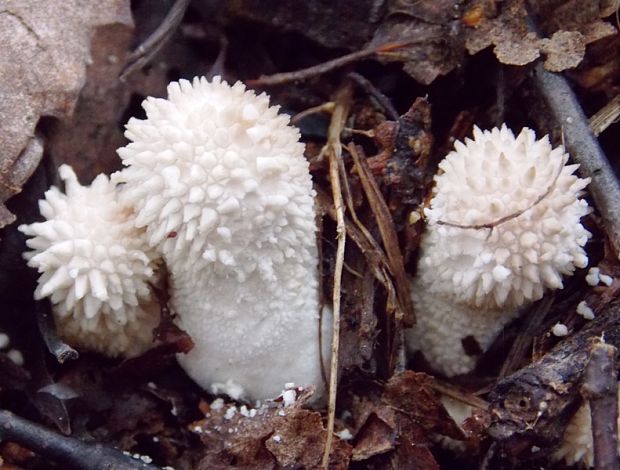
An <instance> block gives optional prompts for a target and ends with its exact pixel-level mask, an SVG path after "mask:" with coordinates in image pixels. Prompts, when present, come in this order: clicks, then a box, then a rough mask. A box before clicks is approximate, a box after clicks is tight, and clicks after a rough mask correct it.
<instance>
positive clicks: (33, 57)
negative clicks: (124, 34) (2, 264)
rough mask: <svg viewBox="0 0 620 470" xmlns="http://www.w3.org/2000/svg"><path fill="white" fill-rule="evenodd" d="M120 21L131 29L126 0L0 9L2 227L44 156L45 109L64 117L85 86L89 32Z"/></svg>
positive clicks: (17, 4) (28, 3)
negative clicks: (38, 131)
mask: <svg viewBox="0 0 620 470" xmlns="http://www.w3.org/2000/svg"><path fill="white" fill-rule="evenodd" d="M113 23H117V24H120V25H124V27H125V28H131V26H132V24H133V23H132V20H131V14H130V10H129V2H128V1H126V0H104V1H102V2H95V3H91V4H89V5H88V7H86V6H84V5H82V4H81V3H80V2H77V1H75V0H74V1H68V2H63V3H62V6H61V7H59V6H58V4H57V2H54V1H49V0H42V1H35V0H29V1H19V2H18V1H11V2H8V3H5V7H4V8H3V10H2V11H1V12H0V42H1V43H2V45H3V47H2V50H3V54H2V55H1V56H0V70H1V71H2V72H1V73H0V96H1V97H2V99H0V141H1V142H2V154H1V156H0V170H1V171H0V173H1V174H2V175H4V177H3V178H2V182H0V188H1V189H0V208H1V209H0V210H1V212H0V227H3V226H5V225H7V224H8V223H10V222H12V221H13V220H14V217H13V216H12V215H10V214H9V213H8V212H7V211H6V209H5V208H4V206H3V205H1V204H2V203H4V202H5V201H6V200H7V198H9V197H10V196H12V195H14V194H16V193H18V192H19V191H20V190H21V186H22V185H23V184H24V182H25V181H26V180H27V179H28V177H29V176H30V175H31V174H32V172H33V171H34V169H35V168H36V166H37V165H38V163H39V160H40V158H41V155H42V151H43V148H42V145H41V144H40V142H38V141H37V140H36V139H37V138H36V137H35V128H36V126H37V123H38V122H39V119H40V118H41V117H42V116H53V117H56V118H61V119H62V118H67V117H69V116H71V114H72V113H73V110H74V106H75V102H76V100H77V99H78V96H79V94H80V91H81V89H82V87H83V85H84V81H85V75H86V66H87V64H88V62H89V60H90V56H89V54H90V41H89V40H88V38H90V36H91V35H92V34H93V33H94V32H95V31H96V30H97V29H98V28H100V27H103V26H105V25H110V24H113Z"/></svg>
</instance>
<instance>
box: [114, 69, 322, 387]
mask: <svg viewBox="0 0 620 470" xmlns="http://www.w3.org/2000/svg"><path fill="white" fill-rule="evenodd" d="M143 107H144V109H145V110H146V114H147V119H145V120H138V119H131V120H130V121H129V123H128V124H127V132H126V134H125V135H126V136H127V137H128V138H129V139H130V140H131V143H129V144H128V145H127V146H125V147H123V148H121V149H119V150H118V154H119V155H120V157H121V159H122V160H123V164H124V165H126V168H124V169H123V170H122V171H120V172H119V173H117V174H115V175H114V176H113V179H114V181H116V182H119V183H124V184H123V192H122V194H121V200H122V201H123V202H124V203H125V204H127V205H130V206H132V207H133V208H134V209H135V219H134V224H135V227H136V228H137V229H144V230H146V237H147V239H148V242H149V245H150V246H151V247H152V248H153V249H155V250H157V251H158V252H160V253H161V254H162V256H163V258H164V261H165V263H166V265H167V268H168V272H169V275H170V289H171V290H170V303H171V307H172V309H173V311H174V312H175V313H176V314H177V315H178V323H179V326H180V327H181V328H182V329H183V330H184V331H186V332H187V333H188V334H189V335H190V336H191V337H192V339H193V341H194V348H193V349H192V350H191V351H190V352H189V353H188V354H186V355H185V354H181V355H179V356H178V360H179V363H180V364H181V366H182V367H183V368H184V369H185V370H186V371H187V373H188V374H189V375H190V376H191V377H192V378H193V379H194V380H195V381H196V382H197V383H198V384H199V385H201V386H202V387H203V388H205V389H207V390H211V391H213V392H216V393H217V392H225V393H229V394H231V395H234V396H241V397H243V398H247V399H264V398H270V397H275V396H276V395H278V393H279V392H280V390H281V387H282V384H284V383H287V382H295V383H296V384H299V385H301V386H309V385H315V386H316V387H317V388H318V390H319V395H320V393H321V389H322V382H323V381H322V377H321V364H320V348H319V344H320V342H319V333H320V332H319V295H318V268H317V264H318V256H317V247H316V234H315V232H316V225H315V212H314V191H313V189H312V181H311V177H310V173H309V169H308V162H307V161H306V159H305V158H304V154H303V151H304V146H303V144H301V143H300V142H299V132H298V130H297V129H295V128H294V127H291V126H289V125H288V122H289V118H288V117H287V116H284V115H280V114H278V108H277V107H270V106H269V98H268V97H267V95H265V94H261V95H258V96H257V95H256V94H255V93H254V92H253V91H247V90H246V89H245V86H244V85H243V84H242V83H240V82H237V83H236V84H235V85H233V86H230V85H228V84H227V83H226V82H224V81H221V80H220V78H219V77H215V78H214V79H213V81H211V82H209V81H207V80H206V79H205V78H204V77H203V78H195V79H194V80H193V82H189V81H187V80H180V81H179V82H173V83H171V84H170V85H169V86H168V99H158V98H147V99H146V100H145V101H144V103H143ZM323 325H329V320H323ZM329 341H330V339H329V337H325V338H323V344H324V345H325V344H329ZM325 358H326V359H328V355H327V354H326V355H325Z"/></svg>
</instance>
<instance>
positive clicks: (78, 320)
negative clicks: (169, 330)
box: [19, 165, 159, 357]
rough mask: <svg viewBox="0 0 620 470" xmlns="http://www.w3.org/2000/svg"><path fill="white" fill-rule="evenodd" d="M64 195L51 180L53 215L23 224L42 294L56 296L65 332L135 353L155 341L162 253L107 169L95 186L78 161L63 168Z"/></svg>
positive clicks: (75, 339)
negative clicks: (79, 174) (80, 175)
mask: <svg viewBox="0 0 620 470" xmlns="http://www.w3.org/2000/svg"><path fill="white" fill-rule="evenodd" d="M59 173H60V177H61V178H62V180H64V183H65V194H63V193H62V192H61V191H60V190H59V189H58V188H56V187H52V188H51V189H49V190H48V191H47V192H46V193H45V199H43V200H41V201H39V208H40V211H41V214H42V215H43V216H44V217H45V218H46V219H47V220H45V221H44V222H36V223H33V224H30V225H21V226H20V227H19V230H20V231H22V232H23V233H24V234H26V235H28V236H30V237H32V238H30V239H29V240H28V241H27V242H26V244H27V245H28V247H30V248H31V249H32V251H30V252H28V253H26V254H25V257H26V258H27V259H28V265H29V266H31V267H33V268H37V269H38V271H39V272H40V273H41V275H40V277H39V279H38V287H37V289H36V291H35V298H36V299H42V298H44V297H49V298H50V299H51V302H52V310H53V314H54V318H55V321H56V327H57V329H58V332H59V334H60V336H61V337H62V338H63V339H64V340H65V341H67V342H68V343H70V344H72V345H74V346H76V347H80V348H84V349H89V350H93V351H97V352H100V353H103V354H106V355H108V356H112V357H115V356H125V357H131V356H136V355H138V354H140V353H142V352H144V351H145V350H146V349H148V348H149V346H150V345H151V343H152V338H153V334H152V331H153V328H155V327H156V326H157V324H158V322H159V306H158V304H157V303H156V302H154V301H153V300H151V288H150V286H149V283H156V282H157V274H156V271H157V259H158V256H157V255H156V253H155V252H154V251H153V250H152V249H151V248H149V246H148V244H147V243H146V240H145V239H144V238H143V235H144V234H143V232H144V230H142V229H137V228H136V227H135V226H134V224H133V220H132V219H133V210H132V208H131V207H130V206H124V205H122V204H121V203H120V202H119V201H118V200H117V191H116V188H115V187H114V185H113V184H112V183H110V181H109V179H108V178H107V177H106V176H105V175H99V176H97V178H95V180H94V181H93V182H92V184H91V185H90V186H82V185H80V183H79V182H78V180H77V178H76V176H75V173H74V172H73V170H72V169H71V167H69V166H67V165H63V166H61V167H60V168H59Z"/></svg>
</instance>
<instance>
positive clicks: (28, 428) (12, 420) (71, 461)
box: [0, 410, 157, 470]
mask: <svg viewBox="0 0 620 470" xmlns="http://www.w3.org/2000/svg"><path fill="white" fill-rule="evenodd" d="M0 439H2V441H11V442H15V443H17V444H19V445H21V446H24V447H26V448H28V449H30V450H32V451H34V452H36V453H38V454H39V455H41V456H42V457H44V458H49V459H52V460H55V461H56V462H58V463H59V464H62V465H66V466H67V467H69V468H79V469H84V468H88V469H90V470H110V469H112V468H113V469H115V470H134V469H150V470H156V469H157V467H155V466H153V465H149V464H147V463H145V462H142V461H140V460H136V459H133V458H131V457H130V456H127V455H124V454H123V453H122V452H121V451H119V450H117V449H113V448H110V447H104V446H102V445H101V444H87V443H85V442H82V441H79V440H77V439H73V438H70V437H65V436H61V435H60V434H57V433H55V432H53V431H50V430H49V429H46V428H45V427H43V426H41V425H39V424H35V423H32V422H30V421H27V420H25V419H23V418H20V417H19V416H17V415H15V414H13V413H11V412H10V411H6V410H0Z"/></svg>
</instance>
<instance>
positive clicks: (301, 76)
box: [246, 38, 424, 87]
mask: <svg viewBox="0 0 620 470" xmlns="http://www.w3.org/2000/svg"><path fill="white" fill-rule="evenodd" d="M423 40H424V39H423V38H420V39H416V40H411V41H406V42H402V43H395V44H384V45H381V46H379V47H376V48H374V49H362V50H361V51H355V52H351V53H350V54H346V55H343V56H342V57H338V58H336V59H333V60H328V61H327V62H323V63H322V64H318V65H313V66H312V67H308V68H306V69H301V70H296V71H294V72H284V73H276V74H273V75H268V76H261V77H259V78H257V79H254V80H248V81H247V82H246V83H247V84H248V86H251V87H260V86H274V85H282V84H284V83H289V82H295V81H298V80H299V81H301V80H306V79H308V78H312V77H315V76H317V75H322V74H324V73H327V72H330V71H332V70H335V69H337V68H340V67H344V66H345V65H349V64H352V63H353V62H357V61H359V60H362V59H366V58H368V57H373V56H380V55H381V54H386V53H388V52H390V51H393V50H398V49H402V48H403V47H407V46H411V45H412V44H416V43H418V42H421V41H423Z"/></svg>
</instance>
